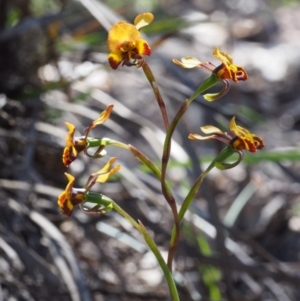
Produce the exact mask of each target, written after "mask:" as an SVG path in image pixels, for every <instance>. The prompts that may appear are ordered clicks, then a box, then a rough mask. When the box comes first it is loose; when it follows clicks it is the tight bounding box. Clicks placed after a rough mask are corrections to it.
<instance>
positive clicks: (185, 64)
mask: <svg viewBox="0 0 300 301" xmlns="http://www.w3.org/2000/svg"><path fill="white" fill-rule="evenodd" d="M173 63H174V64H176V65H178V66H180V67H182V68H188V69H190V68H195V67H201V65H202V62H200V61H199V60H198V59H196V58H194V57H191V56H186V57H183V58H181V62H180V61H178V60H176V59H173Z"/></svg>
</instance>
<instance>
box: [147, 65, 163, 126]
mask: <svg viewBox="0 0 300 301" xmlns="http://www.w3.org/2000/svg"><path fill="white" fill-rule="evenodd" d="M142 68H143V71H144V73H145V75H146V77H147V79H148V81H149V83H150V86H151V88H152V90H153V93H154V95H155V98H156V100H157V103H158V106H159V108H160V111H161V114H162V117H163V120H164V124H165V128H166V130H167V129H168V128H169V118H168V114H167V110H166V106H165V102H164V100H163V98H162V96H161V94H160V91H159V88H158V85H157V83H156V81H155V78H154V75H153V73H152V71H151V69H150V67H149V65H148V64H147V62H146V60H144V61H143V64H142Z"/></svg>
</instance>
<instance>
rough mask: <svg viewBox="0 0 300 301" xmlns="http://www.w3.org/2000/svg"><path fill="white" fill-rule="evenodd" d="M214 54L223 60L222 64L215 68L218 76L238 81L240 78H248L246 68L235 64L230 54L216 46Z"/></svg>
mask: <svg viewBox="0 0 300 301" xmlns="http://www.w3.org/2000/svg"><path fill="white" fill-rule="evenodd" d="M213 55H214V57H216V58H217V59H218V60H220V61H221V62H222V64H221V65H220V66H218V67H217V68H216V69H215V70H214V73H215V74H216V75H217V76H218V78H220V79H232V80H233V81H234V82H236V83H237V82H238V81H240V80H247V79H248V74H247V72H246V71H245V69H244V68H243V67H241V66H239V65H236V64H234V63H233V59H232V57H231V56H230V55H229V54H227V53H225V52H223V51H220V50H219V48H215V50H214V52H213Z"/></svg>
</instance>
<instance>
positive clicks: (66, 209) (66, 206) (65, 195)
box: [57, 173, 75, 216]
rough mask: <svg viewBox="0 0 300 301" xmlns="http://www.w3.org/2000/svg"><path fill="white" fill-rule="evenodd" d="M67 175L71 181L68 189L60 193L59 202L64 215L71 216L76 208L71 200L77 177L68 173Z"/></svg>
mask: <svg viewBox="0 0 300 301" xmlns="http://www.w3.org/2000/svg"><path fill="white" fill-rule="evenodd" d="M65 175H66V177H67V178H68V181H69V182H68V184H67V187H66V189H65V190H64V191H63V192H62V193H61V194H60V195H59V197H58V200H57V204H58V206H59V207H60V210H61V212H62V213H63V214H64V215H66V216H70V215H71V213H72V211H73V208H74V206H73V204H72V202H71V197H72V188H73V184H74V181H75V178H74V177H73V176H72V175H70V174H68V173H65Z"/></svg>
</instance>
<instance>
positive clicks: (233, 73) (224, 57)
mask: <svg viewBox="0 0 300 301" xmlns="http://www.w3.org/2000/svg"><path fill="white" fill-rule="evenodd" d="M213 55H214V56H215V57H216V58H217V59H218V60H220V61H221V62H222V64H221V65H219V66H217V67H216V66H215V65H213V64H212V63H210V62H206V63H204V62H200V61H199V60H198V59H196V58H194V57H191V56H186V57H184V58H182V59H181V61H178V60H176V59H173V62H174V63H175V64H176V65H179V66H180V67H182V68H195V67H200V68H203V69H206V70H208V71H210V72H212V73H214V74H215V75H216V76H217V77H218V78H219V79H220V80H227V79H231V80H233V81H234V82H238V81H240V80H247V78H248V75H247V72H246V71H245V69H244V68H243V67H241V66H239V65H236V64H234V63H233V59H232V57H231V56H230V55H229V54H227V53H225V52H223V51H220V50H219V48H215V49H214V51H213Z"/></svg>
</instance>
